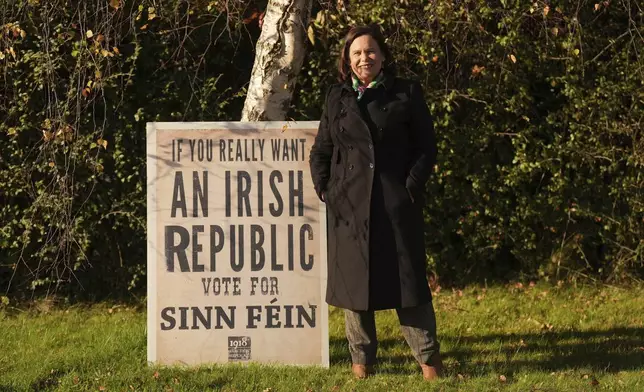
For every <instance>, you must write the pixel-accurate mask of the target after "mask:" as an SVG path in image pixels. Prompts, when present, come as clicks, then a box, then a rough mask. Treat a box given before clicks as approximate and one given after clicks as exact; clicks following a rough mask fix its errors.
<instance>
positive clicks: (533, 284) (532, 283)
mask: <svg viewBox="0 0 644 392" xmlns="http://www.w3.org/2000/svg"><path fill="white" fill-rule="evenodd" d="M535 285H536V283H534V282H532V281H531V282H530V284H529V285H528V286H530V287H534V286H535Z"/></svg>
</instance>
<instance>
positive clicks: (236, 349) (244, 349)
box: [228, 336, 250, 361]
mask: <svg viewBox="0 0 644 392" xmlns="http://www.w3.org/2000/svg"><path fill="white" fill-rule="evenodd" d="M228 360H229V361H250V337H249V336H229V337H228Z"/></svg>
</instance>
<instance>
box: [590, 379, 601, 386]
mask: <svg viewBox="0 0 644 392" xmlns="http://www.w3.org/2000/svg"><path fill="white" fill-rule="evenodd" d="M590 385H592V386H594V387H596V386H597V385H599V381H597V379H596V378H595V377H593V380H592V381H591V382H590Z"/></svg>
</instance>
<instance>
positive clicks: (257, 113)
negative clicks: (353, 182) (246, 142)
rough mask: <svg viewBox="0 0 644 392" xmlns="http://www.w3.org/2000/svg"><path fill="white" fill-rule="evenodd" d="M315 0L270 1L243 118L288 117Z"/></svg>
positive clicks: (267, 118)
mask: <svg viewBox="0 0 644 392" xmlns="http://www.w3.org/2000/svg"><path fill="white" fill-rule="evenodd" d="M311 3H312V0H270V1H269V2H268V6H267V7H266V14H265V16H264V23H263V25H262V33H261V35H260V37H259V40H258V41H257V47H256V51H255V52H256V53H255V64H254V65H253V73H252V75H251V78H250V84H249V86H248V94H247V95H246V102H245V103H244V110H243V111H242V121H279V120H284V119H285V118H286V113H287V112H288V109H289V106H290V104H291V98H292V96H293V89H294V87H295V80H296V79H297V75H298V73H299V72H300V69H301V68H302V62H303V61H304V56H305V54H306V26H307V25H308V21H309V17H310V16H311Z"/></svg>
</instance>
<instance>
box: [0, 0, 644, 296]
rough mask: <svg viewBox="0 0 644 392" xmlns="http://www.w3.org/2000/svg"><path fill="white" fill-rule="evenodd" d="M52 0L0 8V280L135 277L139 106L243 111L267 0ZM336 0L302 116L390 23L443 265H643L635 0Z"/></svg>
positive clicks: (507, 274) (603, 269)
mask: <svg viewBox="0 0 644 392" xmlns="http://www.w3.org/2000/svg"><path fill="white" fill-rule="evenodd" d="M49 3H50V2H45V1H34V0H29V1H27V0H21V1H14V2H13V3H11V4H8V5H3V6H2V9H1V10H0V12H1V15H2V16H1V17H2V20H1V21H0V22H1V23H0V26H1V27H2V31H1V32H2V35H1V38H0V50H1V52H2V55H0V57H2V59H0V68H1V70H2V82H1V84H0V89H1V91H0V117H1V118H3V121H2V124H1V125H0V286H1V287H3V288H4V287H10V289H9V292H10V293H11V294H12V295H30V294H31V293H32V290H36V291H35V292H36V293H42V292H46V291H50V290H53V289H58V290H62V291H61V292H63V293H67V294H74V295H76V294H78V295H80V296H82V297H94V298H103V297H105V296H108V295H122V294H124V293H127V292H128V291H129V292H131V293H141V292H142V289H143V288H144V282H145V279H144V276H145V249H146V245H145V122H147V121H183V120H185V121H201V120H208V121H216V120H237V119H238V118H240V115H241V108H242V105H243V100H244V95H245V90H244V89H245V87H246V85H247V82H248V78H249V76H250V71H251V69H252V64H253V45H254V42H255V40H256V39H257V37H258V35H259V26H258V21H259V18H258V12H257V11H261V9H263V8H264V7H265V1H264V2H251V1H237V2H223V1H180V0H174V1H169V2H164V3H165V4H164V5H163V8H162V9H159V8H154V4H153V2H152V1H149V2H148V1H137V2H136V4H133V3H134V2H132V1H126V2H123V1H121V2H119V1H116V0H114V1H107V0H106V1H104V2H79V1H66V2H65V3H66V6H62V5H60V4H59V5H58V6H56V7H55V8H50V7H52V5H51V4H49ZM88 3H92V4H88ZM331 3H333V4H332V7H331V6H330V5H329V4H330V3H329V4H327V2H324V4H321V5H320V4H317V5H316V7H315V9H314V20H313V21H312V22H311V31H312V33H313V34H312V37H313V42H311V44H310V47H309V48H308V50H309V53H308V57H307V61H306V63H305V65H304V69H303V71H302V73H301V76H300V85H299V87H298V88H297V89H296V91H297V93H296V96H295V99H294V102H293V105H292V109H291V112H290V113H289V117H290V118H295V119H317V118H318V116H319V114H320V110H321V106H320V105H321V102H322V92H323V91H324V90H325V89H326V86H327V85H328V84H329V83H332V82H333V81H334V78H335V58H336V57H337V53H338V51H339V49H340V47H339V44H340V41H341V38H342V36H343V35H344V33H346V31H347V29H348V27H349V26H350V25H352V24H356V23H370V22H376V23H380V24H381V25H382V26H383V29H384V30H385V32H386V34H387V36H388V37H389V39H388V42H389V44H390V45H391V47H392V50H393V53H394V54H395V57H396V61H397V67H398V70H399V73H400V74H402V75H404V76H408V77H413V78H416V79H418V80H420V81H421V82H422V83H423V85H424V86H425V91H426V93H427V99H428V102H429V104H430V106H431V111H432V113H433V115H434V118H435V126H436V131H437V135H438V139H439V154H440V156H439V161H438V165H437V167H436V173H435V176H434V178H433V180H432V181H431V183H430V184H429V186H428V189H427V191H428V195H429V197H428V205H427V207H426V216H427V223H428V226H427V244H428V248H427V255H428V260H429V266H430V267H429V268H430V270H431V271H433V272H434V273H436V274H437V275H438V276H439V278H440V279H441V281H443V282H446V283H456V284H462V283H467V282H471V281H482V280H483V279H488V280H494V279H508V278H521V277H525V278H538V277H544V278H554V279H564V278H566V277H573V278H574V277H579V276H583V277H589V278H592V279H600V280H604V281H624V280H627V279H629V278H631V277H641V276H642V272H643V271H644V242H643V240H642V238H644V195H643V189H644V174H643V173H644V170H643V167H644V136H643V131H642V125H641V122H642V117H643V110H642V109H643V106H644V88H643V86H642V83H643V82H642V81H643V80H644V67H643V65H644V61H643V60H642V55H641V54H640V52H641V50H642V49H641V48H642V47H644V45H642V44H643V43H644V39H643V38H642V36H643V34H644V27H643V26H644V24H643V23H642V19H643V15H642V10H641V9H640V8H638V3H637V2H635V1H629V0H624V1H621V2H598V3H596V4H595V3H594V2H577V1H574V2H573V1H559V2H557V1H551V2H535V3H529V2H525V1H500V2H499V1H493V2H483V1H469V2H463V1H454V2H453V3H450V4H447V3H446V2H430V3H429V4H426V3H427V2H425V1H420V0H400V1H395V2H394V1H388V0H378V1H375V2H370V3H369V4H366V3H365V4H358V2H349V7H350V8H349V9H348V10H347V11H346V12H345V11H343V10H342V9H337V8H335V3H336V2H331ZM354 3H355V4H354ZM226 5H228V7H226ZM231 5H232V6H231ZM89 30H91V33H89V32H88V31H89ZM114 48H116V49H114ZM329 54H331V55H329ZM10 282H11V284H10V285H9V283H10ZM80 287H83V288H84V289H85V290H79V288H80Z"/></svg>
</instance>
